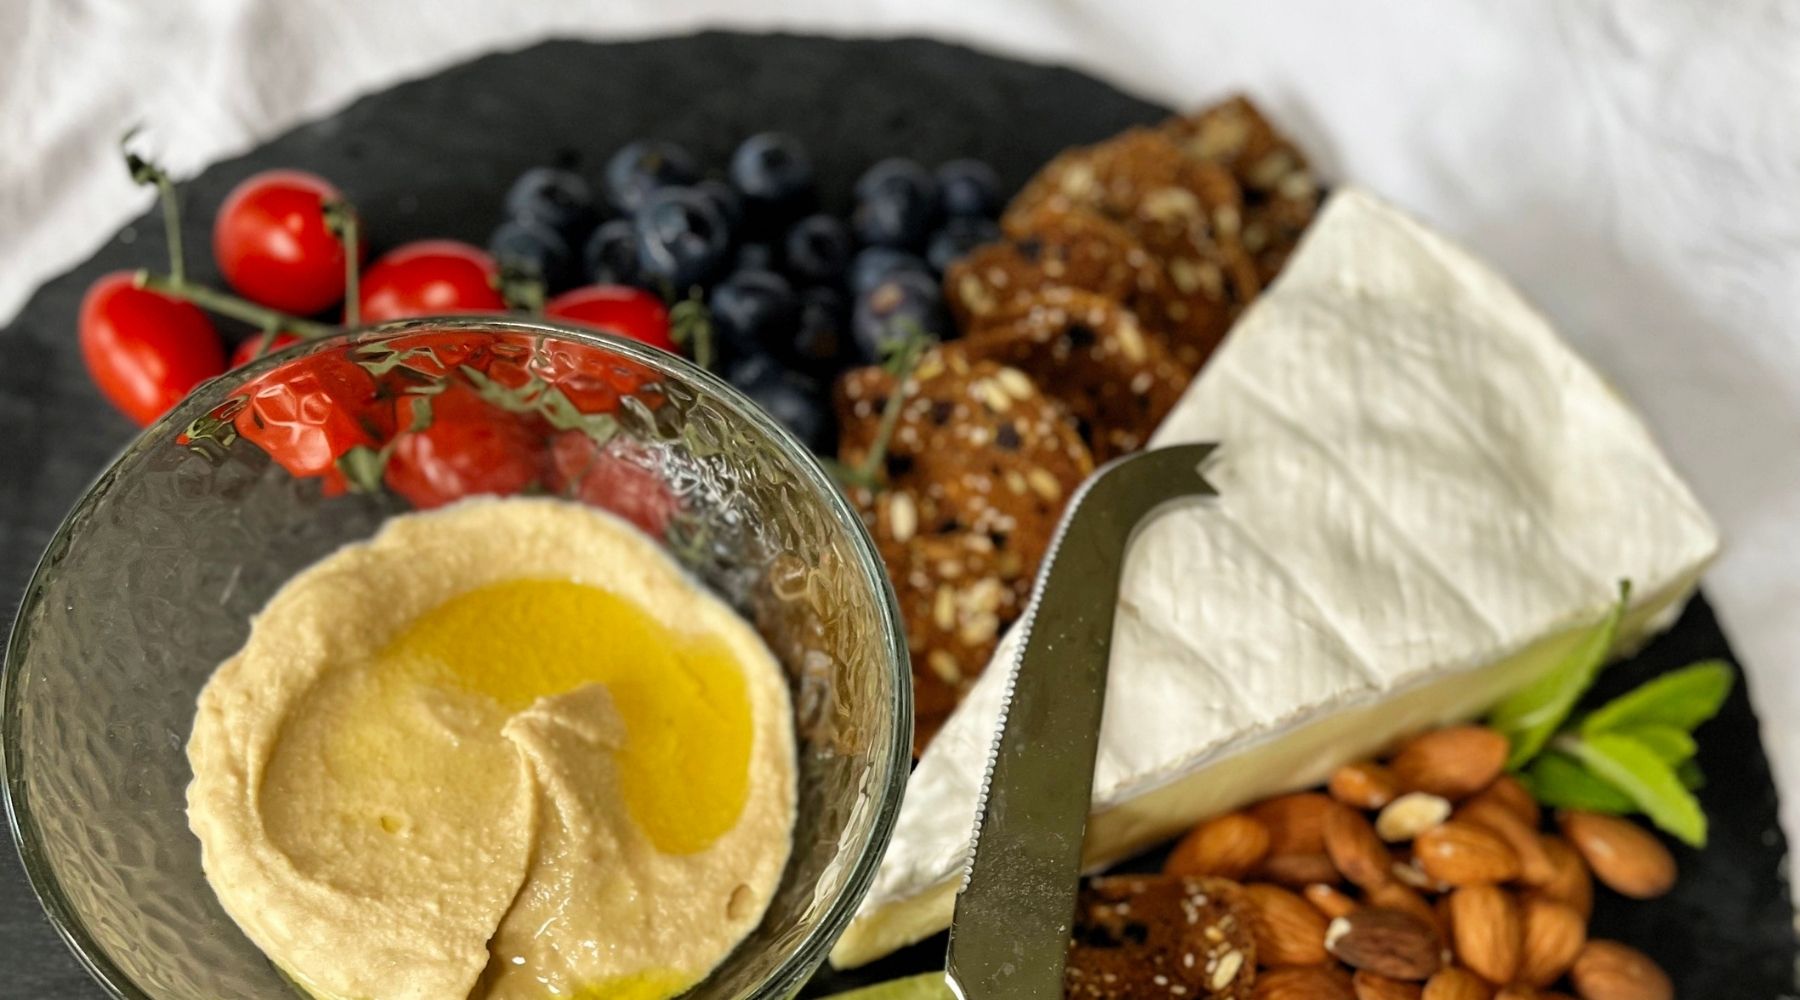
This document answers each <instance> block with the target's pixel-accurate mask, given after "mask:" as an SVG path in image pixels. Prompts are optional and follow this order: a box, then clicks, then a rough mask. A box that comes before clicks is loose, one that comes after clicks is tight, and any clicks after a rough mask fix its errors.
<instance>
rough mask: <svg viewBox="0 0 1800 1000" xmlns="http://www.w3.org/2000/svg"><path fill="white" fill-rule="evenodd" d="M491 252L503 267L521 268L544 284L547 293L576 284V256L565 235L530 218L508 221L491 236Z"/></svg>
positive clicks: (489, 240)
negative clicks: (564, 237) (563, 236)
mask: <svg viewBox="0 0 1800 1000" xmlns="http://www.w3.org/2000/svg"><path fill="white" fill-rule="evenodd" d="M488 253H491V254H493V255H494V259H495V260H497V261H499V262H500V265H501V266H502V267H510V268H518V269H521V270H523V271H525V272H527V273H529V274H532V275H535V276H536V277H537V278H538V279H539V280H541V281H543V283H544V288H545V289H546V290H548V291H556V290H558V289H562V288H567V287H568V286H570V285H571V284H574V281H575V273H574V272H575V255H574V253H573V252H571V251H570V250H569V244H568V241H567V240H564V239H563V238H562V234H561V233H558V232H557V231H556V230H554V229H551V228H550V227H549V226H546V225H544V224H543V223H541V222H536V221H533V220H531V219H508V220H506V221H505V222H502V223H501V224H500V226H499V228H497V229H495V230H494V232H493V235H491V236H489V237H488Z"/></svg>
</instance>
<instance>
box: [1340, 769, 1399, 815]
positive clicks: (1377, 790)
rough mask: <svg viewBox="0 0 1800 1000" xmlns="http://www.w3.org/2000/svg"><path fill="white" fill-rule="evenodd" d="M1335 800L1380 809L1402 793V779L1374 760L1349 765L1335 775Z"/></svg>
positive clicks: (1354, 806)
mask: <svg viewBox="0 0 1800 1000" xmlns="http://www.w3.org/2000/svg"><path fill="white" fill-rule="evenodd" d="M1326 789H1327V790H1328V791H1330V792H1331V797H1332V798H1334V799H1336V800H1338V801H1339V802H1342V803H1343V804H1345V805H1347V806H1351V807H1353V808H1356V809H1380V808H1381V807H1382V806H1385V805H1387V804H1388V803H1389V802H1392V801H1394V797H1395V796H1396V795H1399V794H1400V779H1398V778H1396V777H1394V772H1392V771H1390V770H1388V769H1387V768H1385V767H1382V766H1381V765H1380V764H1377V763H1375V762H1374V761H1370V760H1365V761H1359V762H1357V763H1355V764H1345V765H1344V766H1343V767H1340V768H1338V769H1337V770H1336V771H1334V772H1332V774H1331V782H1330V784H1328V785H1327V786H1326Z"/></svg>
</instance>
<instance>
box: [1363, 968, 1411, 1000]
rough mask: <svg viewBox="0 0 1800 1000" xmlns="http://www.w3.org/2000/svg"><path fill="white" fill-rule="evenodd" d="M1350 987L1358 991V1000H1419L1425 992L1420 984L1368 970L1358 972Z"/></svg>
mask: <svg viewBox="0 0 1800 1000" xmlns="http://www.w3.org/2000/svg"><path fill="white" fill-rule="evenodd" d="M1350 986H1351V988H1352V989H1354V990H1355V991H1356V1000H1419V996H1420V994H1422V993H1423V992H1424V987H1422V986H1420V985H1419V984H1418V983H1409V982H1407V981H1405V980H1403V979H1390V978H1388V977H1387V976H1384V975H1382V974H1381V973H1379V972H1370V971H1369V970H1368V969H1358V970H1356V975H1354V976H1352V977H1350Z"/></svg>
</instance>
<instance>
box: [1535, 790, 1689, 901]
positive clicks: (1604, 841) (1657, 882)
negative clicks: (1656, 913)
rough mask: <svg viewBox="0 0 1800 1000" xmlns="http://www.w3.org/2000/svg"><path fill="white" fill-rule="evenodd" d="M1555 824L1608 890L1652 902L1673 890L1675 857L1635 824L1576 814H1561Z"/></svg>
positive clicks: (1586, 814)
mask: <svg viewBox="0 0 1800 1000" xmlns="http://www.w3.org/2000/svg"><path fill="white" fill-rule="evenodd" d="M1557 822H1558V824H1559V825H1561V827H1562V832H1563V836H1565V837H1567V838H1569V843H1570V844H1572V845H1574V847H1575V850H1577V851H1579V852H1581V857H1582V860H1584V861H1586V862H1587V865H1588V867H1589V868H1590V869H1592V870H1593V872H1594V877H1595V878H1598V879H1599V880H1600V881H1601V882H1602V883H1603V884H1604V885H1605V886H1606V887H1607V888H1608V889H1611V890H1612V891H1614V892H1616V893H1618V894H1619V895H1621V896H1629V897H1631V898H1632V899H1655V898H1656V897H1658V896H1661V895H1663V894H1664V893H1666V892H1668V891H1669V890H1670V889H1672V888H1674V886H1675V857H1674V855H1671V854H1670V853H1669V849H1668V848H1666V847H1664V846H1663V845H1662V841H1660V840H1657V839H1656V837H1654V836H1653V835H1651V834H1650V832H1649V831H1647V830H1645V829H1644V828H1643V827H1641V826H1638V825H1637V824H1636V823H1633V822H1631V821H1630V820H1628V819H1620V818H1619V817H1617V816H1602V815H1600V814H1599V813H1590V812H1580V811H1577V810H1570V811H1567V812H1563V813H1560V814H1559V815H1558V816H1557Z"/></svg>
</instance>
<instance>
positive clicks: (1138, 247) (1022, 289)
mask: <svg viewBox="0 0 1800 1000" xmlns="http://www.w3.org/2000/svg"><path fill="white" fill-rule="evenodd" d="M1020 225H1021V226H1023V227H1024V228H1021V229H1019V230H1018V235H1017V237H1016V238H1014V239H1012V240H1010V241H1008V242H1001V243H989V244H987V245H985V246H980V247H977V248H975V249H974V250H973V251H971V252H970V253H968V254H967V255H966V256H964V257H963V258H962V259H960V260H958V261H956V262H955V263H953V264H951V265H950V267H949V268H947V269H946V270H945V271H944V300H945V301H946V302H947V303H948V304H949V306H950V311H951V314H952V315H953V316H955V318H956V321H957V325H958V327H959V328H961V329H964V330H966V329H969V328H971V327H973V326H975V325H978V324H979V323H981V322H982V321H983V320H985V319H987V318H988V317H991V316H994V315H997V314H999V313H1001V312H1003V311H1005V310H1007V309H1009V308H1010V307H1011V306H1012V304H1013V302H1014V301H1015V300H1017V299H1019V298H1022V297H1025V296H1029V295H1031V294H1033V293H1035V292H1038V291H1041V290H1043V289H1045V288H1050V287H1053V286H1066V287H1071V288H1080V289H1085V290H1087V291H1090V292H1094V293H1096V294H1098V295H1104V296H1106V297H1107V298H1110V299H1115V300H1117V301H1119V302H1122V303H1124V304H1125V305H1127V306H1128V307H1131V308H1133V309H1136V308H1138V307H1139V305H1140V304H1142V305H1144V306H1145V307H1146V308H1153V307H1154V305H1155V304H1156V303H1158V302H1161V301H1164V300H1166V299H1167V298H1168V297H1169V295H1170V294H1171V293H1170V291H1169V286H1168V280H1167V278H1166V277H1165V276H1164V273H1163V269H1162V265H1161V263H1160V262H1159V261H1157V260H1156V259H1155V258H1154V257H1152V256H1151V255H1150V252H1149V251H1148V250H1146V249H1145V248H1144V245H1143V244H1142V243H1140V242H1138V240H1137V239H1136V238H1135V237H1133V236H1132V235H1131V233H1130V232H1128V231H1127V230H1126V229H1125V228H1124V227H1122V226H1120V225H1118V224H1117V223H1115V222H1112V221H1110V220H1108V219H1106V218H1105V217H1104V216H1101V215H1099V214H1098V213H1095V212H1088V211H1060V210H1049V211H1046V213H1045V214H1044V215H1043V216H1042V217H1041V218H1036V217H1032V218H1029V219H1026V220H1025V221H1023V222H1021V223H1020Z"/></svg>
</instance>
